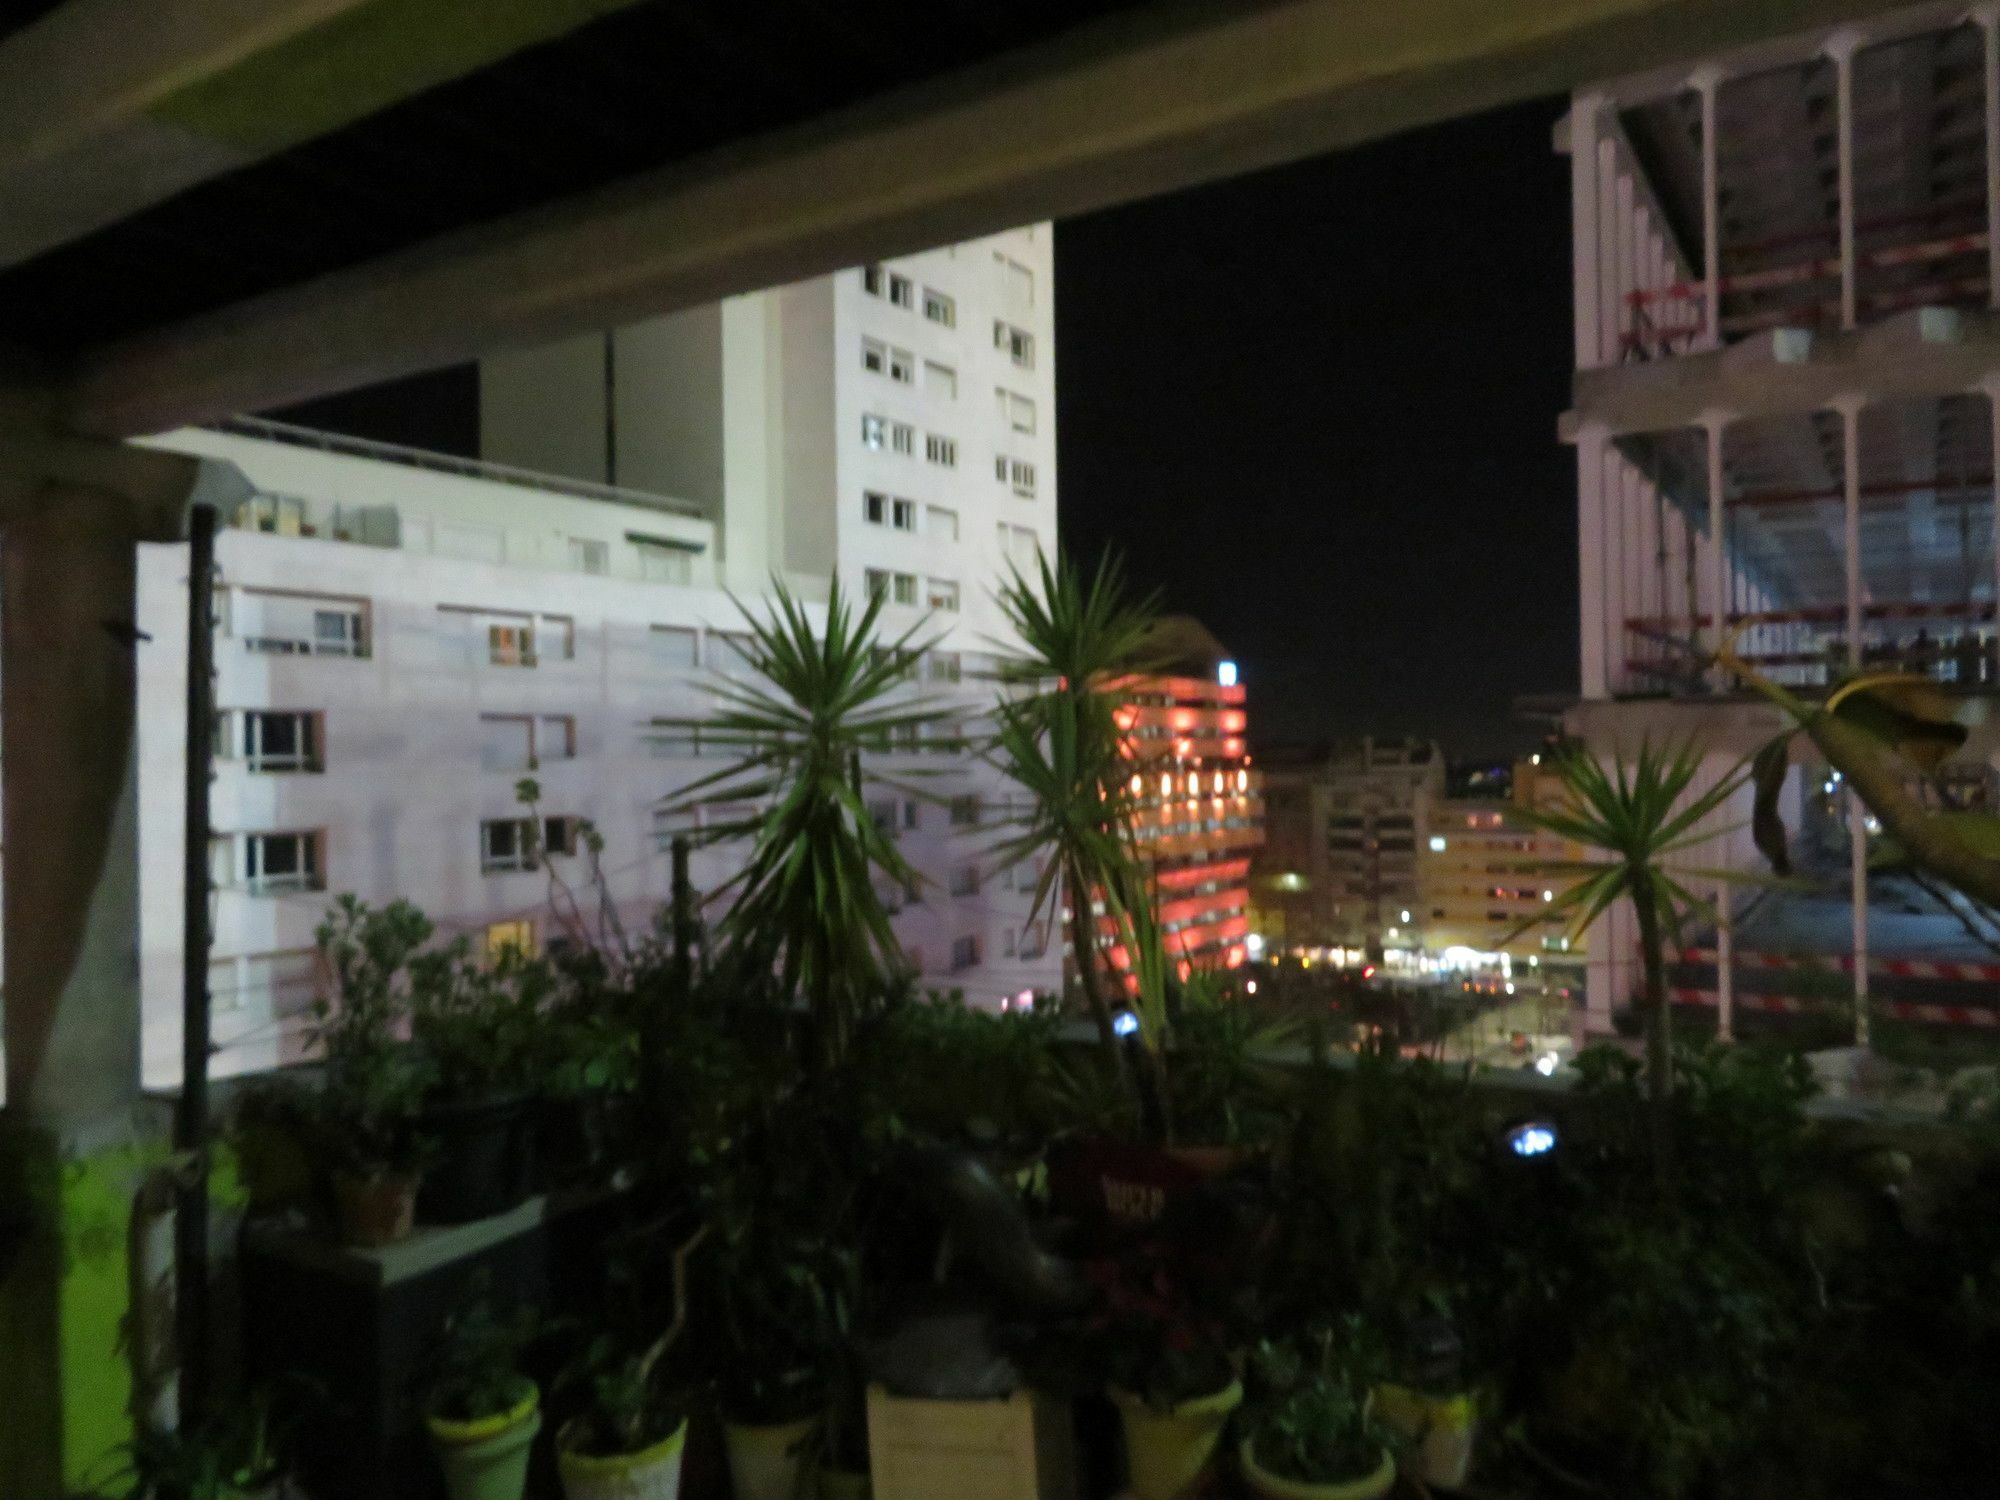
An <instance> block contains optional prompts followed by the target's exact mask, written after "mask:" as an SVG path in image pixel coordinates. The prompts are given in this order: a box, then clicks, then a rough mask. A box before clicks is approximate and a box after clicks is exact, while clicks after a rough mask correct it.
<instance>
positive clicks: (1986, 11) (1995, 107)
mask: <svg viewBox="0 0 2000 1500" xmlns="http://www.w3.org/2000/svg"><path fill="white" fill-rule="evenodd" d="M1973 15H1974V18H1975V19H1976V20H1977V21H1978V22H1979V29H1980V30H1981V31H1982V32H1984V33H1985V36H1984V38H1983V40H1984V42H1985V47H1984V51H1985V54H1986V299H1987V305H1988V306H1989V307H2000V7H1996V6H1990V5H1988V6H1981V7H1980V8H1979V9H1978V10H1977V11H1975V12H1974V13H1973Z"/></svg>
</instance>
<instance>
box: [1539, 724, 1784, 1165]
mask: <svg viewBox="0 0 2000 1500" xmlns="http://www.w3.org/2000/svg"><path fill="white" fill-rule="evenodd" d="M1701 762H1702V757H1701V752H1700V750H1699V749H1698V747H1697V746H1696V745H1695V744H1694V742H1693V741H1688V742H1687V743H1685V744H1682V745H1681V746H1679V747H1678V748H1673V749H1665V750H1657V749H1655V748H1654V747H1653V746H1652V745H1650V744H1641V745H1640V747H1639V753H1638V756H1637V758H1636V759H1634V760H1633V761H1632V762H1631V763H1630V764H1629V765H1628V764H1626V763H1625V762H1623V761H1620V762H1618V764H1617V766H1616V768H1615V770H1613V771H1607V770H1605V769H1604V767H1603V766H1601V765H1599V764H1598V763H1597V761H1595V760H1593V759H1592V758H1591V757H1590V755H1589V754H1588V753H1587V752H1586V751H1585V750H1583V749H1582V748H1580V747H1576V746H1572V747H1569V748H1567V749H1565V750H1564V751H1562V752H1561V753H1560V754H1559V755H1558V757H1557V759H1556V762H1555V766H1556V774H1557V776H1558V778H1559V779H1560V782H1561V786H1562V791H1563V799H1564V800H1563V801H1562V802H1561V803H1559V804H1558V805H1556V806H1554V807H1522V808H1519V809H1517V812H1518V813H1519V815H1520V817H1521V818H1523V819H1524V820H1525V821H1527V822H1529V823H1532V824H1534V825H1535V826H1536V827H1539V828H1542V829H1544V830H1546V831H1548V832H1550V833H1553V834H1556V835H1557V836H1559V837H1561V838H1565V839H1568V840H1570V841H1572V842H1573V843H1577V844H1581V845H1583V846H1585V847H1586V848H1588V849H1591V850H1594V851H1596V852H1597V853H1598V854H1599V855H1600V856H1601V857H1599V858H1595V859H1586V860H1576V861H1567V860H1565V861H1552V862H1550V863H1549V864H1547V865H1545V866H1543V868H1544V869H1545V870H1546V871H1547V872H1548V873H1550V874H1553V875H1557V876H1561V877H1564V878H1566V879H1567V880H1568V881H1569V884H1568V885H1567V886H1566V887H1565V888H1564V889H1563V890H1562V892H1561V893H1560V894H1559V895H1558V896H1557V897H1556V899H1555V902H1554V903H1553V905H1552V906H1551V907H1550V908H1549V912H1548V913H1547V914H1546V915H1545V916H1543V917H1538V918H1537V921H1538V922H1539V921H1542V920H1546V916H1547V915H1553V916H1558V917H1567V918H1568V919H1569V921H1570V927H1571V931H1572V933H1573V934H1581V933H1582V932H1583V931H1584V930H1585V929H1586V928H1588V927H1589V926H1590V925H1591V924H1592V923H1593V922H1595V921H1596V920H1597V919H1598V918H1599V917H1600V916H1602V915H1603V914H1604V913H1605V911H1607V910H1608V909H1609V908H1610V907H1611V905H1612V904H1613V903H1614V902H1617V901H1620V900H1627V901H1630V902H1631V903H1632V910H1633V914H1634V916H1635V918H1636V920H1637V922H1638V927H1639V961H1640V966H1641V972H1642V975H1643V980H1642V983H1643V986H1644V988H1643V995H1642V998H1643V1006H1642V1009H1643V1013H1644V1016H1645V1023H1646V1093H1647V1098H1648V1100H1649V1102H1650V1104H1651V1108H1652V1114H1653V1127H1654V1129H1653V1138H1654V1145H1655V1153H1656V1154H1655V1161H1656V1165H1657V1166H1658V1167H1659V1169H1660V1171H1661V1172H1662V1173H1664V1172H1666V1171H1667V1170H1668V1169H1669V1167H1670V1165H1671V1159H1672V1133H1671V1129H1670V1123H1669V1120H1668V1116H1667V1110H1668V1103H1667V1101H1668V1096H1669V1094H1670V1092H1671V1090H1672V1088H1673V1063H1672V1059H1673V1043H1672V1038H1671V1026H1670V1023H1671V1012H1670V1010H1669V1008H1668V1004H1667V979H1666V958H1667V937H1668V935H1669V933H1678V932H1679V930H1680V928H1681V926H1682V924H1683V921H1684V920H1685V918H1686V917H1687V915H1688V914H1690V913H1698V914H1700V915H1702V916H1704V917H1706V918H1707V919H1708V920H1710V921H1719V920H1720V919H1719V917H1718V916H1717V914H1716V911H1715V908H1714V906H1713V905H1712V904H1711V903H1710V902H1708V901H1706V900H1704V899H1703V898H1702V897H1700V896H1698V895H1696V894H1695V893H1694V891H1693V890H1691V889H1690V888H1689V886H1688V882H1689V881H1691V880H1708V881H1716V880H1722V881H1738V880H1748V879H1752V878H1754V877H1752V876H1749V875H1747V874H1745V873H1743V872H1740V871H1735V870H1712V869H1695V868H1685V867H1682V866H1680V865H1678V864H1676V863H1674V862H1673V861H1674V857H1675V856H1676V855H1679V854H1682V853H1684V852H1685V851H1686V850H1688V849H1689V848H1690V847H1692V846H1693V845H1696V844H1699V843H1702V842H1704V841H1705V840H1707V839H1710V838H1713V837H1714V836H1715V835H1716V832H1717V830H1716V829H1714V828H1711V827H1705V826H1704V824H1705V823H1706V822H1707V820H1708V819H1709V818H1710V817H1711V816H1712V815H1713V814H1714V813H1715V812H1716V811H1717V810H1719V809H1720V808H1722V807H1724V806H1726V805H1727V804H1728V802H1729V799H1730V798H1731V797H1733V796H1735V795H1736V793H1737V792H1738V791H1739V790H1740V789H1741V788H1742V787H1743V786H1744V785H1745V783H1746V782H1747V780H1748V778H1749V773H1748V771H1747V770H1746V769H1745V768H1744V767H1742V766H1738V767H1736V768H1735V769H1733V770H1731V771H1729V772H1727V773H1725V774H1724V775H1723V776H1721V777H1720V778H1718V779H1717V780H1716V781H1715V783H1714V784H1713V785H1712V786H1710V787H1709V788H1708V789H1707V790H1706V791H1701V792H1693V791H1692V788H1693V787H1694V783H1695V778H1696V776H1697V775H1698V774H1699V773H1700V771H1701ZM1511 936H1513V934H1510V937H1511Z"/></svg>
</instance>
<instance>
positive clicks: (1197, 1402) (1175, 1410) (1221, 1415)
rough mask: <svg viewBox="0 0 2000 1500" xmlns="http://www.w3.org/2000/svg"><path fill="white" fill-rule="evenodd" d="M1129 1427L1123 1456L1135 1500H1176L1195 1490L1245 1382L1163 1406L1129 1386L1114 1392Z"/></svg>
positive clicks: (1120, 1411) (1238, 1401)
mask: <svg viewBox="0 0 2000 1500" xmlns="http://www.w3.org/2000/svg"><path fill="white" fill-rule="evenodd" d="M1111 1399H1112V1400H1113V1401H1114V1402H1116V1403H1117V1406H1118V1416H1119V1420H1120V1422H1121V1423H1122V1424H1123V1426H1124V1428H1125V1461H1126V1466H1127V1469H1128V1470H1129V1472H1130V1475H1131V1490H1132V1493H1133V1495H1134V1496H1136V1497H1137V1500H1178V1497H1180V1496H1182V1495H1187V1494H1192V1493H1193V1492H1194V1489H1195V1486H1196V1485H1197V1484H1198V1483H1199V1482H1200V1480H1201V1476H1202V1474H1203V1473H1204V1472H1205V1471H1206V1470H1207V1468H1208V1466H1209V1464H1210V1462H1211V1461H1212V1460H1213V1459H1214V1457H1215V1450H1216V1449H1217V1447H1219V1446H1220V1445H1221V1442H1222V1429H1223V1427H1224V1426H1225V1425H1227V1423H1228V1421H1229V1414H1230V1413H1231V1412H1233V1411H1235V1410H1236V1408H1237V1407H1238V1406H1240V1405H1242V1403H1243V1386H1242V1384H1241V1383H1240V1382H1237V1381H1231V1382H1230V1383H1229V1385H1228V1386H1227V1387H1226V1388H1225V1389H1223V1390H1220V1391H1217V1392H1215V1393H1214V1394H1213V1395H1210V1396H1197V1397H1196V1398H1195V1399H1193V1400H1192V1401H1183V1402H1181V1403H1180V1404H1179V1405H1178V1406H1173V1407H1169V1408H1167V1409H1166V1410H1164V1411H1162V1410H1159V1409H1157V1408H1155V1407H1152V1406H1149V1405H1147V1403H1146V1402H1145V1401H1144V1400H1143V1399H1142V1398H1140V1397H1138V1396H1136V1395H1133V1394H1132V1393H1131V1392H1129V1391H1113V1392H1112V1393H1111Z"/></svg>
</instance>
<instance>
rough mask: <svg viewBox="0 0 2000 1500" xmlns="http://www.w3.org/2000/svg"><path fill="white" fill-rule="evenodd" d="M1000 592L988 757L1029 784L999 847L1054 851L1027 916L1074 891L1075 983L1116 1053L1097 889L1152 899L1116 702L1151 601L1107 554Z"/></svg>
mask: <svg viewBox="0 0 2000 1500" xmlns="http://www.w3.org/2000/svg"><path fill="white" fill-rule="evenodd" d="M997 597H998V601H999V604H1000V608H1001V611H1002V613H1004V614H1005V615H1006V617H1007V622H1008V624H1009V625H1011V626H1012V627H1013V632H1014V635H1015V637H1016V642H1015V643H1014V650H1013V652H1012V653H1011V654H1009V655H1007V656H1005V657H1003V659H1002V663H1001V666H1000V669H999V676H1000V680H1001V684H1002V695H1001V698H1000V702H999V704H998V705H997V707H996V709H995V715H996V719H997V727H996V730H995V733H994V736H993V743H992V747H991V754H992V757H993V759H994V760H995V761H996V762H997V763H998V764H999V765H1000V766H1001V768H1002V769H1003V770H1004V771H1005V772H1006V773H1007V775H1008V776H1009V777H1010V778H1012V780H1013V781H1014V782H1015V784H1016V785H1018V786H1019V787H1020V788H1021V789H1022V791H1023V792H1025V793H1026V794H1027V796H1026V800H1027V810H1026V812H1025V813H1024V814H1023V815H1022V816H1020V817H1019V818H1017V819H1016V820H1015V821H1014V823H1013V824H1012V825H1011V827H1010V828H1009V830H1008V832H1007V835H1006V836H1005V838H1004V839H1003V840H1002V842H1001V843H1000V844H999V845H998V846H997V847H996V850H995V853H996V855H997V856H998V858H999V860H1000V861H1001V863H1002V864H1003V865H1008V864H1014V863H1017V862H1019V861H1020V860H1023V859H1029V858H1034V857H1037V856H1039V855H1040V854H1042V853H1043V852H1044V851H1048V852H1051V853H1052V854H1053V858H1052V859H1050V860H1049V862H1048V864H1047V865H1046V867H1045V868H1044V869H1043V870H1042V873H1041V878H1040V879H1039V880H1038V881H1037V883H1036V886H1035V891H1034V900H1033V902H1032V905H1031V909H1030V913H1029V919H1030V920H1031V921H1032V920H1035V919H1036V918H1038V917H1040V916H1041V915H1042V913H1044V912H1045V911H1047V910H1049V909H1050V908H1051V907H1052V905H1053V904H1054V902H1055V901H1056V900H1057V899H1058V893H1059V892H1060V891H1062V890H1064V889H1067V891H1068V894H1069V906H1070V946H1071V951H1072V952H1073V953H1074V954H1075V957H1076V968H1077V982H1078V984H1079V985H1080V986H1081V987H1082V990H1083V995H1084V999H1085V1002H1086V1003H1087V1004H1088V1005H1089V1006H1090V1010H1091V1014H1092V1017H1093V1018H1094V1019H1095V1021H1096V1023H1097V1030H1098V1036H1099V1039H1100V1040H1101V1041H1102V1043H1103V1045H1104V1047H1105V1049H1106V1051H1107V1053H1108V1054H1110V1055H1111V1056H1112V1057H1114V1058H1115V1057H1116V1055H1117V1047H1116V1039H1115V1037H1114V1035H1113V1032H1112V1023H1111V1006H1110V1002H1109V1001H1108V999H1107V998H1106V996H1105V993H1104V980H1103V975H1102V973H1101V970H1100V960H1099V943H1098V939H1097V924H1096V922H1095V920H1094V919H1093V917H1092V913H1091V903H1092V899H1093V894H1096V895H1100V896H1102V897H1103V898H1104V900H1105V902H1106V905H1107V908H1108V909H1109V910H1111V911H1112V912H1113V913H1114V914H1116V913H1118V912H1120V911H1129V910H1131V909H1133V907H1134V906H1135V905H1139V904H1143V903H1144V902H1146V901H1147V900H1149V899H1150V897H1149V894H1148V893H1147V891H1146V890H1145V875H1144V871H1143V869H1142V867H1141V865H1140V861H1139V857H1138V853H1137V850H1136V847H1135V844H1134V841H1133V836H1132V818H1133V811H1134V806H1135V801H1136V799H1135V797H1134V795H1133V793H1132V791H1131V788H1130V785H1129V782H1130V778H1131V776H1132V772H1133V766H1132V763H1131V761H1130V759H1129V758H1128V757H1127V756H1126V753H1125V746H1124V736H1123V731H1122V730H1121V728H1120V726H1119V717H1120V715H1119V710H1120V708H1121V706H1122V705H1123V703H1124V700H1125V696H1126V695H1125V692H1124V690H1123V685H1124V684H1125V682H1126V681H1127V680H1128V679H1129V678H1130V676H1131V675H1132V673H1133V672H1134V671H1136V670H1141V669H1142V668H1143V663H1142V662H1141V660H1140V657H1141V654H1142V652H1143V651H1144V649H1145V642H1146V637H1147V634H1148V632H1149V631H1150V630H1151V629H1152V627H1153V624H1154V621H1155V618H1156V612H1157V605H1156V599H1155V598H1154V597H1151V596H1148V597H1145V598H1135V597H1133V596H1132V594H1131V593H1130V592H1129V590H1128V589H1127V587H1126V584H1125V578H1124V570H1123V568H1122V567H1121V566H1120V564H1119V563H1118V561H1117V559H1116V558H1114V557H1110V556H1106V557H1105V558H1104V559H1103V560H1102V561H1101V562H1100V563H1099V564H1098V567H1097V571H1096V572H1095V573H1094V574H1093V575H1091V576H1090V577H1089V578H1088V579H1086V578H1085V577H1084V575H1083V574H1081V573H1080V572H1079V571H1078V569H1077V568H1076V565H1075V564H1074V563H1073V562H1071V561H1069V560H1068V559H1064V560H1063V561H1062V562H1060V563H1051V562H1050V561H1049V560H1048V559H1047V558H1041V559H1039V560H1038V562H1037V566H1036V569H1035V572H1034V574H1033V575H1032V576H1028V575H1024V574H1022V573H1021V572H1020V571H1019V570H1018V569H1015V570H1012V571H1011V572H1010V574H1009V577H1008V579H1007V582H1006V583H1005V585H1003V586H1002V588H1001V589H1000V591H999V594H998V596H997Z"/></svg>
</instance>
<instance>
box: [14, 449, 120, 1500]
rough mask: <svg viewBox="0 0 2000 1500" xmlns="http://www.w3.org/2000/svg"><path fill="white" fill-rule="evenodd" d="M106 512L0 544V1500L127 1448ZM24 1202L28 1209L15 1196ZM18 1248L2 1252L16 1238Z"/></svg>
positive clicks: (43, 522) (113, 614)
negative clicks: (1, 967)
mask: <svg viewBox="0 0 2000 1500" xmlns="http://www.w3.org/2000/svg"><path fill="white" fill-rule="evenodd" d="M129 515H130V508H129V506H128V505H127V503H126V502H125V501H123V500H122V499H120V498H118V497H116V496H114V495H111V494H109V493H108V492H105V491H102V490H96V489H89V488H62V489H54V488H45V489H43V490H42V491H40V492H39V493H38V494H37V495H36V496H35V497H34V499H33V501H32V503H31V505H30V506H29V507H28V508H27V511H26V513H25V514H23V515H20V516H18V517H16V518H14V519H12V520H10V521H9V522H8V523H7V524H6V526H5V527H4V530H0V682H4V684H5V690H4V694H0V764H4V765H5V768H6V771H5V787H4V801H0V816H4V836H0V858H4V861H5V886H6V895H5V912H6V958H5V983H6V1007H5V1022H4V1024H5V1035H6V1052H7V1063H6V1071H7V1108H6V1111H5V1115H6V1129H5V1131H4V1146H3V1147H0V1162H3V1163H4V1172H5V1181H4V1182H0V1199H4V1200H7V1201H12V1202H16V1203H24V1204H26V1205H28V1208H29V1211H28V1214H27V1217H26V1220H25V1222H23V1223H21V1224H18V1225H15V1226H12V1231H13V1232H14V1233H16V1234H18V1235H19V1236H20V1239H19V1241H18V1243H17V1244H16V1245H15V1246H12V1247H10V1249H9V1250H7V1251H0V1266H4V1280H0V1399H4V1401H5V1403H6V1406H7V1411H8V1417H7V1420H6V1421H4V1422H0V1496H5V1497H8V1500H12V1497H16V1496H20V1497H26V1496H47V1495H56V1494H66V1493H69V1492H70V1489H71V1488H72V1487H73V1486H79V1485H80V1483H81V1481H82V1479H83V1473H84V1470H85V1469H86V1468H87V1467H88V1466H89V1465H91V1464H93V1463H97V1464H100V1465H101V1463H102V1461H103V1459H104V1457H105V1455H106V1454H107V1453H108V1452H109V1450H111V1449H112V1448H114V1447H115V1446H116V1445H117V1444H119V1443H121V1442H123V1441H126V1440H127V1439H128V1438H129V1435H130V1429H129V1423H128V1421H127V1417H126V1411H127V1406H128V1404H129V1399H130V1386H129V1380H128V1379H127V1377H126V1375H125V1368H124V1365H123V1363H122V1362H121V1360H120V1358H119V1356H118V1354H117V1352H116V1351H117V1349H118V1335H119V1329H120V1323H121V1320H122V1319H123V1317H124V1314H125V1310H126V1306H127V1300H126V1295H125V1294H126V1291H127V1264H126V1241H125V1224H126V1221H127V1219H128V1218H129V1216H130V1212H131V1206H132V1194H133V1192H134V1191H135V1190H136V1187H137V1183H138V1180H139V1177H140V1176H141V1175H142V1173H143V1171H144V1167H145V1163H146V1161H147V1159H148V1155H149V1153H148V1152H147V1151H146V1149H145V1148H144V1147H143V1146H142V1144H141V1142H142V1141H143V1140H144V1139H145V1137H146V1136H147V1135H148V1134H149V1133H150V1132H149V1131H148V1130H147V1128H146V1127H145V1125H144V1124H143V1123H142V1121H141V1118H140V1109H141V1106H140V1099H139V1041H140V1022H139V966H138V936H139V838H138V819H137V812H138V798H137V777H136V763H135V757H134V708H135V697H134V662H133V652H134V649H135V645H136V640H135V631H134V626H133V610H134V602H135V601H134V587H135V568H136V560H137V555H136V550H135V546H134V542H133V532H132V526H131V522H130V520H129ZM14 1195H19V1196H14ZM5 1232H6V1231H0V1234H4V1233H5Z"/></svg>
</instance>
